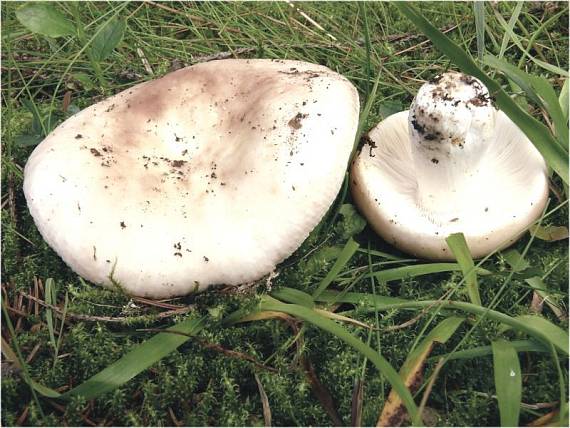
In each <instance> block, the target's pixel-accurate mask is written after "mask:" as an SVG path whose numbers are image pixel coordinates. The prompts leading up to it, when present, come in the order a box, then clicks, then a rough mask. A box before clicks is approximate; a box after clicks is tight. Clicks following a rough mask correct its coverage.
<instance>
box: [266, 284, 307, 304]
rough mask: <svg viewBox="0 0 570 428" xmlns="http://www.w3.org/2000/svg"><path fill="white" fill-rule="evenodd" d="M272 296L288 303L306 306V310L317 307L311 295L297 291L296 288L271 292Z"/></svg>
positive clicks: (281, 288) (282, 288) (280, 288)
mask: <svg viewBox="0 0 570 428" xmlns="http://www.w3.org/2000/svg"><path fill="white" fill-rule="evenodd" d="M271 296H273V297H275V298H276V299H279V300H283V301H285V302H287V303H295V304H296V305H301V306H305V307H306V308H312V307H314V306H315V301H314V300H313V298H312V297H311V295H310V294H307V293H305V292H304V291H301V290H297V289H296V288H288V287H279V288H277V289H275V290H272V291H271Z"/></svg>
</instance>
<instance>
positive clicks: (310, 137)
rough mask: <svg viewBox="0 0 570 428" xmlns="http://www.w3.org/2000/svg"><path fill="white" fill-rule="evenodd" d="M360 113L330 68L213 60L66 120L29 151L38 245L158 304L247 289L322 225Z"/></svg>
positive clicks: (28, 180)
mask: <svg viewBox="0 0 570 428" xmlns="http://www.w3.org/2000/svg"><path fill="white" fill-rule="evenodd" d="M331 100H334V102H331ZM358 110H359V102H358V94H357V92H356V90H355V88H354V86H353V85H352V84H350V83H349V82H348V81H347V80H346V79H345V78H343V77H342V76H340V75H338V74H336V73H334V72H332V71H331V70H329V69H328V68H326V67H322V66H318V65H314V64H308V63H303V62H298V61H281V60H224V61H213V62H208V63H204V64H200V65H196V66H193V67H188V68H185V69H181V70H178V71H176V72H174V73H170V74H168V75H166V76H164V77H163V78H161V79H158V80H154V81H151V82H146V83H143V84H139V85H136V86H134V87H133V88H131V89H128V90H126V91H124V92H121V93H119V94H117V95H115V96H113V97H111V98H109V99H107V100H104V101H102V102H100V103H98V104H95V105H93V106H91V107H89V108H87V109H85V110H83V111H82V112H80V113H78V114H77V115H75V116H73V117H72V118H70V119H68V120H67V121H66V122H64V123H63V124H62V125H61V126H59V127H58V128H57V129H56V130H55V131H53V132H52V133H51V134H50V135H49V136H48V137H47V138H46V139H45V140H44V141H43V142H42V143H41V144H40V145H39V146H38V147H37V148H36V149H35V150H34V152H33V153H32V155H31V156H30V158H29V160H28V163H27V165H26V169H25V181H24V192H25V195H26V199H27V202H28V206H29V209H30V212H31V214H32V216H33V218H34V220H35V222H36V225H37V227H38V229H39V230H40V232H41V234H42V236H43V237H44V239H45V240H46V241H47V242H48V243H49V244H50V246H51V247H52V248H54V249H55V250H56V251H57V252H58V254H59V255H60V256H61V257H62V258H63V260H64V261H65V262H66V263H67V264H68V265H69V266H70V267H71V268H72V269H73V270H75V271H76V272H77V273H79V274H80V275H81V276H83V277H85V278H87V279H88V280H90V281H92V282H94V283H97V284H102V285H105V286H112V285H113V284H114V282H115V281H116V282H117V283H119V284H120V286H121V287H122V288H123V289H124V290H125V291H126V292H128V293H130V294H134V295H139V296H151V297H168V296H176V295H183V294H187V293H190V292H193V291H198V290H203V289H205V288H207V287H208V286H211V285H215V284H228V285H234V284H241V283H245V282H249V281H253V280H256V279H259V278H260V277H262V276H263V275H266V274H268V273H269V272H270V271H271V270H272V269H273V268H274V267H275V265H276V264H277V263H279V262H280V261H282V260H283V259H284V258H286V257H288V256H289V255H290V254H291V253H292V252H293V251H294V250H295V249H296V248H297V247H298V246H299V245H300V244H301V243H302V242H303V240H304V239H305V238H306V237H307V236H308V234H309V232H310V231H311V230H312V229H313V228H314V227H315V226H316V225H317V223H318V222H319V221H320V220H321V218H322V216H323V215H324V214H325V212H326V210H327V209H328V208H329V206H330V205H331V203H332V201H333V200H334V198H335V196H336V194H337V192H338V190H339V188H340V186H341V183H342V180H343V177H344V172H345V170H346V164H347V162H348V157H349V155H350V152H351V148H352V145H353V142H354V137H355V134H356V127H357V122H358Z"/></svg>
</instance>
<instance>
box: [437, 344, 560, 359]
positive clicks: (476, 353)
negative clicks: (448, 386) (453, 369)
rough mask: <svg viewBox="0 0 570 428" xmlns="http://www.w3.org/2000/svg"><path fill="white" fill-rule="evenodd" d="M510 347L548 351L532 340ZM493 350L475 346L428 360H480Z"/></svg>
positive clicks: (529, 350)
mask: <svg viewBox="0 0 570 428" xmlns="http://www.w3.org/2000/svg"><path fill="white" fill-rule="evenodd" d="M510 344H511V346H512V347H513V348H514V349H515V350H516V351H517V352H542V353H548V352H549V350H548V349H547V348H545V347H544V346H543V345H541V344H539V343H537V342H535V341H534V340H513V341H511V342H510ZM492 353H493V349H492V348H491V346H490V345H488V346H477V347H475V348H471V349H464V350H463V351H456V352H454V353H449V354H443V355H438V356H437V357H432V358H429V360H434V359H436V358H437V359H439V358H442V357H443V358H445V359H447V360H464V359H470V358H480V357H484V356H487V355H491V354H492Z"/></svg>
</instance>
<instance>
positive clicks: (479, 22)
mask: <svg viewBox="0 0 570 428" xmlns="http://www.w3.org/2000/svg"><path fill="white" fill-rule="evenodd" d="M473 13H474V14H475V33H476V35H477V59H478V60H479V62H481V61H482V60H483V55H485V2H484V1H475V2H473Z"/></svg>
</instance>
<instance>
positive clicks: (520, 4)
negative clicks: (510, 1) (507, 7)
mask: <svg viewBox="0 0 570 428" xmlns="http://www.w3.org/2000/svg"><path fill="white" fill-rule="evenodd" d="M523 5H524V3H523V2H522V1H521V2H517V4H516V6H515V8H514V10H513V12H512V14H511V17H510V18H509V22H508V24H507V27H508V29H509V30H510V31H505V34H504V35H503V40H502V41H501V48H500V50H499V58H502V57H503V55H504V54H505V51H506V50H507V45H508V44H509V34H510V33H512V31H513V28H514V27H515V23H516V22H517V20H518V19H519V15H520V13H521V10H522V7H523Z"/></svg>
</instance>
